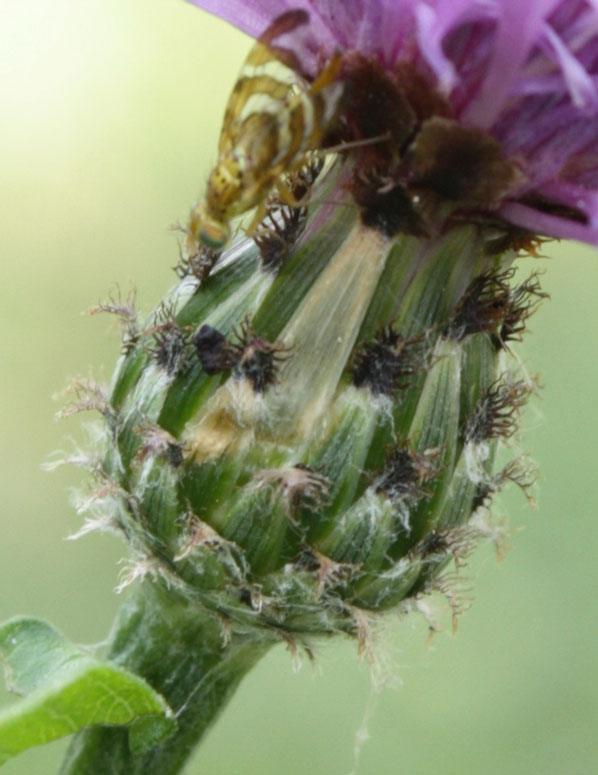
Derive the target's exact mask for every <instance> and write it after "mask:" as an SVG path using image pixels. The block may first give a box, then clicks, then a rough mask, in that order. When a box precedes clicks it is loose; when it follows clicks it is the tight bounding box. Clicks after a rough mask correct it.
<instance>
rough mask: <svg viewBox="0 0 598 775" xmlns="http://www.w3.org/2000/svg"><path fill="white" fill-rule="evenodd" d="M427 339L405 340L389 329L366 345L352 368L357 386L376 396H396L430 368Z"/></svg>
mask: <svg viewBox="0 0 598 775" xmlns="http://www.w3.org/2000/svg"><path fill="white" fill-rule="evenodd" d="M425 349H426V347H425V341H424V337H423V335H422V336H416V337H411V338H409V339H408V338H406V337H404V336H403V335H402V334H400V333H398V332H397V331H394V330H393V329H392V327H391V326H386V327H385V328H383V329H382V331H381V332H380V333H379V334H378V336H377V337H376V339H374V341H373V342H367V343H366V344H363V345H362V346H361V348H360V349H359V351H358V352H357V355H356V358H355V365H354V366H353V370H352V371H353V382H354V384H355V386H356V387H366V388H368V389H369V390H370V391H371V392H372V393H373V394H374V395H380V394H382V395H394V393H396V391H397V390H402V389H405V388H408V387H409V386H410V378H411V377H413V375H414V374H417V373H418V372H421V371H423V370H425V369H426V367H427V366H428V365H429V364H428V363H427V357H426V352H425Z"/></svg>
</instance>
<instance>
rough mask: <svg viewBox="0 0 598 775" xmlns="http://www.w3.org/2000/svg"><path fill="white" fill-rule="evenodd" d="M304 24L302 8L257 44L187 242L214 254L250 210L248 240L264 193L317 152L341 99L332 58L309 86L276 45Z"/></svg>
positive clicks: (336, 61) (287, 52) (292, 57)
mask: <svg viewBox="0 0 598 775" xmlns="http://www.w3.org/2000/svg"><path fill="white" fill-rule="evenodd" d="M308 23H309V14H308V13H307V12H306V11H302V10H293V11H288V12H286V13H284V14H282V15H281V16H279V17H278V18H277V19H275V20H274V21H273V22H272V23H271V24H270V25H269V26H268V28H267V29H266V30H265V31H264V33H263V34H262V35H261V36H260V38H259V39H258V40H257V42H256V43H255V45H254V46H253V48H252V49H251V51H250V53H249V56H248V57H247V59H246V61H245V64H244V66H243V69H242V70H241V73H240V76H239V78H238V80H237V82H236V84H235V86H234V88H233V90H232V93H231V95H230V97H229V100H228V104H227V107H226V111H225V114H224V121H223V124H222V129H221V133H220V141H219V146H218V161H217V163H216V165H215V167H214V169H213V170H212V172H211V174H210V177H209V179H208V184H207V189H206V195H205V198H204V200H203V201H202V202H200V204H199V205H197V206H196V207H195V208H194V210H193V211H192V214H191V220H190V225H189V231H190V234H191V236H192V238H193V239H194V240H195V241H196V242H198V243H200V244H203V245H204V246H206V247H209V248H212V249H214V250H220V249H222V248H223V247H224V245H225V244H226V243H227V241H228V239H229V237H230V220H231V219H232V218H234V217H235V216H237V215H242V214H243V213H246V212H248V211H249V210H251V209H253V208H256V213H255V216H254V218H253V221H252V223H251V225H250V226H249V227H248V229H247V232H248V234H251V233H253V231H254V230H255V228H256V227H257V225H258V224H259V222H260V221H261V220H262V218H263V216H264V213H265V207H266V200H267V197H268V194H269V193H270V192H271V191H272V189H273V188H274V187H275V186H277V187H278V188H279V189H280V192H281V194H282V196H283V197H284V196H285V194H286V195H287V196H288V192H286V191H285V186H284V183H283V181H282V177H283V176H284V175H285V174H286V173H289V172H293V171H294V170H296V169H298V168H299V167H301V166H302V165H303V164H304V163H305V161H306V154H307V153H308V152H310V151H314V150H317V149H319V148H320V147H321V144H322V141H323V139H324V136H325V134H326V132H327V131H328V129H329V128H330V126H331V124H332V122H333V121H334V119H335V117H336V113H337V109H338V105H339V103H340V98H341V95H342V88H343V87H342V83H341V82H340V81H339V80H337V75H338V70H339V66H340V56H338V55H337V56H334V57H333V58H332V59H331V60H330V61H329V62H328V64H327V65H326V66H325V67H324V69H323V70H322V71H321V72H320V74H319V75H318V76H317V77H316V78H315V80H313V81H312V82H311V84H309V85H305V73H303V72H302V69H301V63H300V61H299V58H298V57H297V56H296V54H295V53H294V52H293V51H292V50H291V49H289V48H285V47H283V46H280V45H277V44H276V41H277V39H279V38H280V37H282V36H283V35H286V34H288V33H292V32H293V31H295V30H296V29H297V28H299V27H301V26H303V25H305V24H308Z"/></svg>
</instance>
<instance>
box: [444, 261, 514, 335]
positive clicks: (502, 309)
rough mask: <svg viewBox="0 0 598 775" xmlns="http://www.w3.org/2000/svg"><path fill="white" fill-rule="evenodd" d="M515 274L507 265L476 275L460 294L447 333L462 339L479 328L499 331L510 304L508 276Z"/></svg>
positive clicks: (509, 277) (480, 329)
mask: <svg viewBox="0 0 598 775" xmlns="http://www.w3.org/2000/svg"><path fill="white" fill-rule="evenodd" d="M513 274H514V270H513V269H507V270H506V271H503V272H496V271H490V272H484V273H483V274H481V275H479V276H478V277H476V278H475V280H473V281H472V282H471V283H470V284H469V286H468V288H467V290H466V291H465V293H464V294H463V296H462V297H461V299H460V301H459V303H458V305H457V308H456V310H455V313H454V315H453V319H452V320H451V321H450V323H449V324H448V326H447V328H446V329H445V336H447V337H449V338H451V339H455V340H456V341H461V340H462V339H464V338H465V337H466V336H469V335H470V334H476V333H479V332H480V331H487V332H495V331H497V330H498V328H499V326H500V325H501V324H502V323H503V321H504V320H505V319H506V318H507V315H508V314H509V310H510V308H511V287H510V285H509V280H511V278H512V277H513Z"/></svg>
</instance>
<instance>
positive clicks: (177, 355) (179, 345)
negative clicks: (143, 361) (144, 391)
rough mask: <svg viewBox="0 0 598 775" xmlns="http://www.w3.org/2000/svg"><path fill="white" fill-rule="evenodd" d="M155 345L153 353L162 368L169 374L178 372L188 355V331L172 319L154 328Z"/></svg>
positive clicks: (152, 349)
mask: <svg viewBox="0 0 598 775" xmlns="http://www.w3.org/2000/svg"><path fill="white" fill-rule="evenodd" d="M151 333H152V336H153V338H154V343H155V344H154V346H153V347H152V348H151V354H152V356H153V358H154V359H155V360H156V363H157V364H158V366H160V368H162V369H164V370H165V371H166V373H167V374H169V375H172V374H177V373H178V371H179V370H180V368H181V366H182V365H183V363H184V361H185V359H186V356H187V344H188V337H187V333H186V332H185V331H184V330H183V329H182V328H181V327H180V326H179V325H178V324H177V323H176V322H175V321H174V320H170V321H167V322H166V323H163V324H162V325H160V326H155V327H154V329H153V330H152V332H151Z"/></svg>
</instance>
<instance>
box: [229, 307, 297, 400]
mask: <svg viewBox="0 0 598 775" xmlns="http://www.w3.org/2000/svg"><path fill="white" fill-rule="evenodd" d="M234 334H235V336H236V338H237V342H235V343H233V344H232V345H231V350H232V352H233V353H235V355H236V364H235V370H234V373H235V376H236V377H237V378H245V379H247V380H249V382H250V383H251V385H252V387H253V389H254V390H255V391H256V393H263V392H264V391H265V390H266V388H268V387H269V386H270V385H273V384H274V383H275V382H276V375H277V373H278V366H279V363H280V361H282V360H284V359H285V358H286V357H288V352H289V351H288V348H286V347H285V346H284V345H282V344H281V343H280V342H268V341H267V340H266V339H263V338H262V337H261V336H257V334H255V333H254V332H253V331H252V329H251V326H250V325H249V321H247V320H245V321H243V323H242V324H241V326H240V329H239V330H237V329H234Z"/></svg>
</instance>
